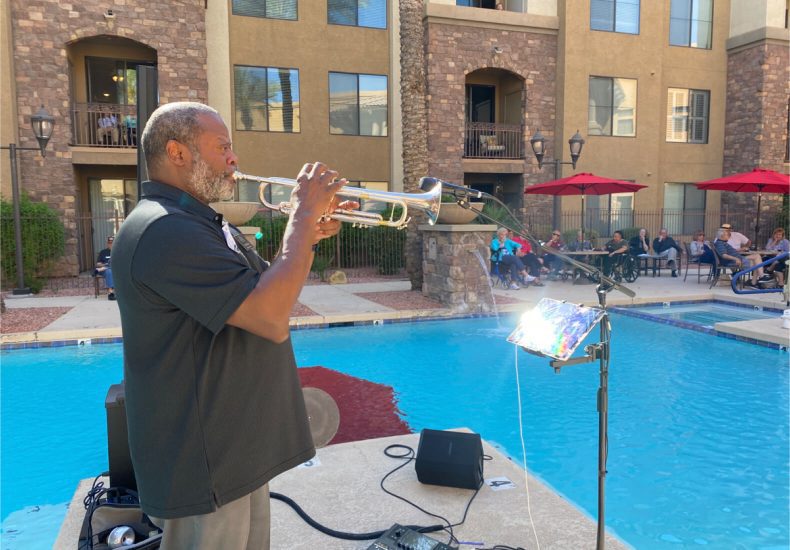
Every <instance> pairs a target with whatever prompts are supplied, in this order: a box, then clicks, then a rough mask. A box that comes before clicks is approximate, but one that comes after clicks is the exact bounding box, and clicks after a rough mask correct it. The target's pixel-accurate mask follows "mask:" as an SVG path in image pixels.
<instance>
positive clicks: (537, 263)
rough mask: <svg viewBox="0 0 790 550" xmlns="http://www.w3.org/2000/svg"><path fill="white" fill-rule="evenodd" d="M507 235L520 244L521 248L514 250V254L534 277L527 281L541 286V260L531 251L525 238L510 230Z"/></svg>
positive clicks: (530, 246)
mask: <svg viewBox="0 0 790 550" xmlns="http://www.w3.org/2000/svg"><path fill="white" fill-rule="evenodd" d="M508 236H509V237H510V239H511V240H512V241H514V242H516V243H518V244H520V245H521V248H520V249H518V250H516V256H517V257H518V258H519V259H520V260H521V263H522V264H524V267H525V269H526V270H527V272H528V273H529V275H530V276H531V277H534V279H530V281H529V282H530V283H531V284H533V285H535V286H543V283H542V282H541V281H540V274H541V272H542V271H543V260H542V259H541V258H539V257H538V255H537V254H535V253H534V252H533V251H532V245H531V244H529V241H528V240H527V239H524V238H522V237H520V236H518V235H516V234H515V233H513V232H512V231H509V232H508Z"/></svg>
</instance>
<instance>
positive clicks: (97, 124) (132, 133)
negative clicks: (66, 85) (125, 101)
mask: <svg viewBox="0 0 790 550" xmlns="http://www.w3.org/2000/svg"><path fill="white" fill-rule="evenodd" d="M71 127H72V129H73V136H74V138H73V139H74V143H72V144H71V145H75V146H80V147H137V107H136V106H135V105H119V104H116V103H73V104H72V111H71Z"/></svg>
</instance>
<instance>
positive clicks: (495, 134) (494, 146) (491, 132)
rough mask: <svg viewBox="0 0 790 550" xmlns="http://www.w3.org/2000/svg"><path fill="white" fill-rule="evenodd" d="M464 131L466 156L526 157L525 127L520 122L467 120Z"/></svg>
mask: <svg viewBox="0 0 790 550" xmlns="http://www.w3.org/2000/svg"><path fill="white" fill-rule="evenodd" d="M464 133H465V136H464V137H465V141H464V157H466V158H499V159H523V158H524V127H523V126H521V125H520V124H498V123H488V122H467V123H466V128H465V129H464Z"/></svg>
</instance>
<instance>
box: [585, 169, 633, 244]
mask: <svg viewBox="0 0 790 550" xmlns="http://www.w3.org/2000/svg"><path fill="white" fill-rule="evenodd" d="M624 181H631V180H624ZM586 202H587V205H586V206H585V218H586V220H585V227H589V228H591V229H594V230H595V231H597V232H598V234H599V235H611V234H612V233H614V232H615V231H617V230H619V229H623V228H625V227H633V225H634V194H633V193H612V194H611V195H589V196H588V197H587V200H586Z"/></svg>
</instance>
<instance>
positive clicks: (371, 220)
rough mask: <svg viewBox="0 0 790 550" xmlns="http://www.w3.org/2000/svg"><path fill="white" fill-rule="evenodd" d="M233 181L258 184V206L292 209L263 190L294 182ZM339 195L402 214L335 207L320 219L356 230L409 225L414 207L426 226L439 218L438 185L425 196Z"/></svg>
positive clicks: (347, 190) (356, 190) (240, 177)
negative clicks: (389, 207)
mask: <svg viewBox="0 0 790 550" xmlns="http://www.w3.org/2000/svg"><path fill="white" fill-rule="evenodd" d="M233 179H235V180H236V181H237V182H238V181H253V182H257V183H259V184H260V187H259V188H258V198H259V199H260V201H261V203H262V204H263V205H264V206H265V207H266V208H269V209H271V210H277V211H279V212H282V213H283V214H290V213H291V210H293V206H292V205H291V203H290V202H285V201H284V202H281V203H280V204H272V203H270V202H268V201H267V200H266V196H265V193H266V187H267V186H269V185H285V186H286V187H296V185H297V181H296V180H294V179H290V178H273V177H261V176H251V175H249V174H243V173H241V172H234V174H233ZM337 194H338V195H342V196H344V197H352V198H354V199H364V200H372V201H379V202H386V203H390V204H392V205H393V206H400V207H401V208H402V210H401V215H400V217H398V218H397V219H396V218H394V215H395V208H393V209H392V210H391V211H390V215H389V217H388V218H387V219H385V218H384V217H383V216H382V215H381V214H376V213H375V212H363V211H361V210H349V209H345V208H337V209H335V210H334V211H333V212H330V213H327V214H324V216H322V218H329V219H333V220H338V221H341V222H348V223H351V224H354V226H357V227H369V226H386V227H395V228H396V229H404V228H405V227H406V225H407V224H408V223H409V220H411V218H410V217H409V215H408V212H409V208H417V209H419V210H422V211H424V212H425V213H426V214H427V215H428V223H430V224H431V225H433V224H435V223H436V219H437V218H438V216H439V207H440V206H441V195H442V184H441V183H437V184H436V185H435V186H434V187H433V188H432V189H431V190H430V191H428V192H426V193H393V192H390V191H373V190H368V189H363V188H361V187H348V186H344V187H341V188H340V190H339V191H338V192H337Z"/></svg>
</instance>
